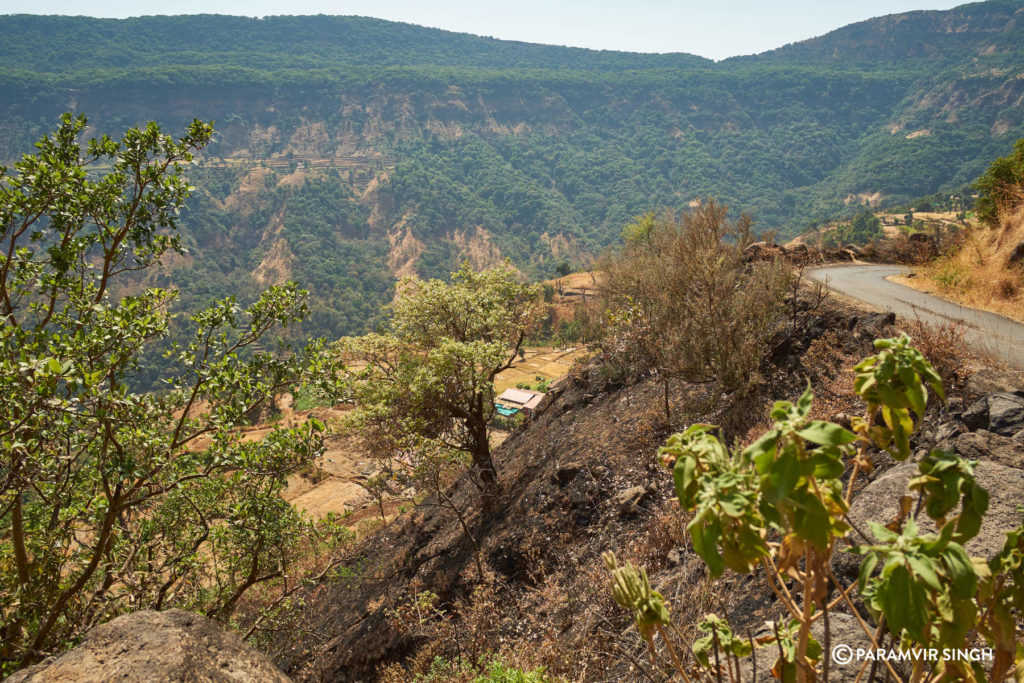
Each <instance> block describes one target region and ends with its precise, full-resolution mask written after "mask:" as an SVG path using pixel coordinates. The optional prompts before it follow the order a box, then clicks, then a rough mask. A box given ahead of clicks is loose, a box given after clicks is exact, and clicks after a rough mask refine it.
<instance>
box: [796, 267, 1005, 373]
mask: <svg viewBox="0 0 1024 683" xmlns="http://www.w3.org/2000/svg"><path fill="white" fill-rule="evenodd" d="M905 272H907V269H906V268H903V267H901V266H888V265H861V264H855V265H837V266H822V267H820V268H814V269H812V270H809V271H806V273H807V276H808V277H810V278H811V279H812V280H815V281H817V282H822V283H825V284H826V285H827V286H828V287H829V289H832V290H834V291H836V292H838V293H840V294H845V295H846V296H849V297H852V298H854V299H858V300H860V301H863V302H864V303H866V304H868V305H870V306H873V307H875V308H878V309H881V310H883V311H893V312H894V313H896V315H898V316H900V317H902V318H909V319H913V318H919V319H921V320H922V321H924V322H927V323H939V324H941V323H946V322H949V321H951V320H955V321H960V322H962V323H963V324H964V325H965V326H966V328H967V329H966V333H965V335H964V337H965V339H966V340H967V342H968V343H969V344H971V345H972V346H974V347H975V348H977V349H978V350H980V351H982V352H987V353H991V354H994V355H996V356H998V357H999V358H1001V359H1002V360H1004V361H1006V362H1007V363H1010V364H1011V365H1015V366H1016V367H1018V368H1020V369H1024V324H1021V323H1018V322H1014V321H1013V320H1010V319H1009V318H1004V317H1003V316H1001V315H996V314H995V313H987V312H985V311H979V310H977V309H974V308H966V307H964V306H961V305H959V304H955V303H952V302H950V301H946V300H945V299H940V298H938V297H935V296H932V295H930V294H925V293H924V292H919V291H917V290H916V289H911V288H910V287H906V286H904V285H901V284H897V283H895V282H889V281H888V280H886V279H885V278H886V277H888V276H890V275H898V274H900V273H905Z"/></svg>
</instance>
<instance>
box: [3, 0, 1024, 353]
mask: <svg viewBox="0 0 1024 683" xmlns="http://www.w3.org/2000/svg"><path fill="white" fill-rule="evenodd" d="M0 38H2V39H0V116H2V117H3V122H4V123H3V126H2V127H0V159H7V160H10V159H13V158H16V157H17V155H18V154H20V153H22V152H25V151H28V150H29V149H30V148H31V145H32V143H33V141H34V140H35V139H37V138H38V137H39V136H40V135H42V134H43V133H45V132H46V131H47V130H49V129H51V128H52V127H53V124H54V122H55V121H56V117H57V116H58V115H59V114H60V113H61V112H63V111H75V112H81V113H85V114H87V115H88V116H89V117H90V123H91V130H92V131H94V132H95V133H104V132H106V133H110V134H111V135H115V134H118V133H120V132H121V131H122V130H124V129H125V128H127V127H129V126H131V125H136V124H138V123H140V122H143V121H146V120H149V119H156V120H157V121H159V122H160V123H161V124H162V125H164V126H165V127H167V128H168V130H172V131H173V130H180V129H181V128H183V126H184V125H185V124H186V123H187V122H188V121H190V120H191V119H192V118H194V117H198V118H201V119H203V120H212V121H214V122H215V127H216V129H217V131H218V137H217V139H216V141H215V142H214V143H213V144H211V145H210V146H209V147H208V148H207V149H206V150H205V152H204V157H203V160H202V162H201V163H200V164H199V165H198V166H197V167H194V168H193V170H191V171H190V178H191V179H192V181H193V183H194V184H195V185H196V187H197V192H196V193H195V195H194V196H193V198H192V200H191V201H190V204H189V207H188V210H187V211H186V213H185V214H184V216H183V220H182V229H183V231H184V233H185V240H186V244H187V245H188V247H189V253H188V255H187V256H186V257H185V258H181V259H174V260H172V261H170V262H168V264H166V266H165V268H164V270H163V271H162V272H161V273H160V274H159V275H156V276H154V277H155V278H157V280H158V281H159V282H161V283H163V284H167V283H173V284H175V285H176V286H179V287H180V288H181V289H182V290H183V296H182V301H183V302H184V303H185V304H187V305H190V306H191V307H193V308H194V307H195V304H198V303H200V302H202V301H205V300H208V299H209V298H210V297H212V296H216V295H222V294H225V293H228V292H232V293H238V294H239V295H240V296H241V297H243V298H244V297H245V296H248V295H251V294H252V293H254V292H255V291H257V289H258V288H260V287H261V286H265V285H267V284H272V283H275V282H279V281H283V280H284V279H286V278H289V277H291V278H295V279H298V280H299V281H300V282H301V283H302V284H303V285H304V286H306V287H308V288H310V289H311V291H312V293H313V306H314V314H313V316H312V318H311V319H310V320H309V321H307V322H306V323H305V325H306V328H305V329H304V330H303V331H304V332H307V333H312V334H329V335H339V334H344V333H350V332H360V331H365V330H368V329H372V328H373V327H374V326H375V325H376V324H377V323H378V322H379V319H378V314H377V311H378V307H379V304H380V303H381V302H383V301H385V300H387V299H389V298H390V296H391V292H392V288H393V283H394V281H395V278H396V276H397V275H401V274H407V273H417V274H420V275H424V276H437V275H444V274H446V273H448V272H450V271H451V270H453V269H454V266H456V265H457V263H458V262H459V261H460V260H461V259H463V258H466V257H469V258H470V259H471V260H473V261H474V263H475V264H476V265H483V264H486V263H489V262H493V261H494V260H496V259H498V258H501V257H506V256H507V257H510V258H511V259H512V260H513V262H514V264H515V265H516V266H517V267H518V268H519V269H520V270H521V271H523V272H524V273H526V274H527V275H529V276H532V277H541V276H549V275H552V274H553V273H554V272H555V269H556V268H557V267H558V266H559V265H560V264H564V263H569V264H570V265H572V266H584V265H586V264H587V263H589V261H590V260H591V259H592V258H593V257H594V255H596V254H598V253H599V252H600V251H601V250H602V249H603V248H604V247H605V246H607V245H608V244H610V243H612V242H614V241H615V240H616V239H618V236H619V234H620V232H621V230H622V227H623V225H624V224H625V223H626V222H627V221H628V220H629V219H630V217H632V216H635V215H637V214H639V213H642V212H644V211H647V210H649V209H652V208H657V207H685V206H687V205H688V204H690V203H691V202H693V201H694V200H696V199H698V198H700V197H703V196H707V195H714V196H716V197H719V198H720V199H722V200H724V201H725V202H727V203H728V204H730V205H731V206H732V207H733V209H734V210H740V209H742V210H744V211H747V212H749V213H751V214H752V215H753V217H754V219H755V221H756V222H757V226H758V228H759V229H762V230H767V229H778V230H779V231H780V232H781V233H782V234H783V235H794V234H797V233H798V232H801V231H802V230H804V229H805V228H806V227H807V226H808V225H809V224H811V223H818V222H821V221H825V220H829V219H834V218H851V217H853V216H854V215H856V214H857V213H858V212H860V211H862V210H863V209H864V208H865V205H870V206H872V207H876V206H897V205H901V204H905V203H907V202H908V201H910V200H912V199H914V198H917V197H921V196H925V195H934V194H936V193H938V194H940V195H941V194H942V193H948V192H952V191H961V190H962V189H963V188H964V187H965V186H967V185H969V184H970V183H971V182H973V180H974V179H975V178H977V177H978V176H979V175H980V174H981V173H982V171H983V170H984V168H985V165H986V163H987V160H989V159H991V158H993V157H996V156H1000V155H1003V154H1006V153H1007V152H1008V151H1009V149H1010V148H1011V147H1012V144H1013V141H1014V140H1016V139H1018V138H1020V137H1024V78H1022V77H1021V76H1022V74H1024V5H1022V3H1021V2H1019V1H1016V0H1015V1H1010V0H990V1H989V2H983V3H976V4H971V5H964V6H962V7H960V8H957V9H954V10H950V11H946V12H912V13H908V14H903V15H894V16H891V17H883V18H879V19H874V20H870V21H866V22H861V23H859V24H855V25H852V26H848V27H845V28H843V29H840V30H837V31H834V32H832V33H830V34H827V35H825V36H822V37H819V38H815V39H812V40H808V41H805V42H802V43H797V44H793V45H788V46H785V47H783V48H780V49H778V50H774V51H771V52H768V53H765V54H762V55H755V56H748V57H737V58H733V59H728V60H725V61H722V62H713V61H710V60H706V59H703V58H700V57H696V56H693V55H688V54H684V53H679V54H666V55H653V54H630V53H620V52H611V51H594V50H585V49H578V48H563V47H553V46H543V45H531V44H527V43H519V42H511V41H500V40H495V39H490V38H479V37H475V36H469V35H464V34H455V33H450V32H445V31H440V30H435V29H426V28H421V27H417V26H412V25H407V24H398V23H393V22H387V21H381V20H376V19H367V18H358V17H327V16H317V17H269V18H265V19H249V18H242V17H223V16H182V17H145V18H137V19H127V20H112V19H109V20H108V19H90V18H85V17H39V16H25V15H17V16H0ZM680 47H681V48H685V46H680Z"/></svg>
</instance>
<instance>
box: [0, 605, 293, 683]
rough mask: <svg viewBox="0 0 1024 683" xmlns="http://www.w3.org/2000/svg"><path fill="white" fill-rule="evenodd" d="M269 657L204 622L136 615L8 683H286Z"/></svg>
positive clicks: (173, 614) (182, 615) (173, 615)
mask: <svg viewBox="0 0 1024 683" xmlns="http://www.w3.org/2000/svg"><path fill="white" fill-rule="evenodd" d="M288 680H289V679H288V677H287V676H285V675H284V674H283V673H281V672H280V671H279V670H278V669H277V668H276V667H275V666H274V665H273V664H272V663H271V662H270V660H269V659H267V657H266V656H265V655H263V654H261V653H259V652H257V651H256V650H254V649H252V648H251V647H249V646H248V645H247V644H245V643H244V642H243V641H242V640H241V639H240V638H239V637H238V636H236V635H234V634H232V633H228V632H227V631H225V630H224V629H223V628H222V627H221V626H220V625H219V624H217V623H215V622H213V621H211V620H209V619H207V618H206V617H203V616H200V615H198V614H192V613H191V612H185V611H183V610H179V609H173V610H168V611H166V612H152V611H145V612H135V613H134V614H126V615H124V616H122V617H118V618H117V619H114V620H113V621H110V622H108V623H106V624H103V625H101V626H97V627H96V628H95V629H93V630H92V631H90V632H89V634H88V635H87V636H86V637H85V640H83V641H82V643H81V644H80V645H78V647H76V648H74V649H73V650H69V651H68V652H65V653H63V654H61V655H56V656H53V657H50V658H49V659H47V660H45V661H43V662H42V663H40V664H37V665H36V666H33V667H31V668H28V669H24V670H22V671H19V672H17V673H16V674H14V675H13V676H11V678H9V679H8V682H9V683H30V682H31V683H42V682H43V681H46V682H47V683H106V682H108V681H132V682H135V681H188V682H189V683H287V682H288Z"/></svg>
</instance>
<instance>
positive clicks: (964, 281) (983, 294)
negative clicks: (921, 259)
mask: <svg viewBox="0 0 1024 683" xmlns="http://www.w3.org/2000/svg"><path fill="white" fill-rule="evenodd" d="M1021 241H1024V205H1022V206H1020V207H1018V208H1017V209H1016V210H1015V211H1014V212H1013V213H1011V214H1010V215H1007V216H1004V218H1003V220H1002V221H1001V222H1000V224H999V225H998V226H997V227H995V228H988V227H983V226H977V227H973V228H971V229H970V230H969V231H968V232H967V233H966V235H965V236H964V239H963V242H962V244H961V245H960V246H959V247H958V248H956V249H954V250H952V251H951V252H949V253H947V254H946V255H944V256H941V257H939V258H938V259H936V260H935V261H933V262H932V263H931V264H929V265H927V266H924V267H923V268H921V270H920V271H919V275H922V276H923V277H914V278H901V279H900V282H901V283H902V284H905V285H908V286H910V287H913V288H915V289H919V290H922V291H926V292H929V293H933V294H938V295H940V296H943V297H945V298H947V299H952V300H953V301H956V302H958V303H961V304H963V305H965V306H970V307H972V308H980V309H982V310H986V311H991V312H993V313H998V314H1000V315H1005V316H1006V317H1008V318H1013V319H1014V320H1019V321H1024V267H1022V266H1021V265H1020V264H1018V265H1016V266H1011V265H1009V263H1008V261H1009V257H1010V254H1011V253H1012V252H1013V250H1014V248H1015V247H1016V246H1017V245H1018V244H1019V243H1020V242H1021Z"/></svg>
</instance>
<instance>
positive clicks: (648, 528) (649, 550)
mask: <svg viewBox="0 0 1024 683" xmlns="http://www.w3.org/2000/svg"><path fill="white" fill-rule="evenodd" d="M689 518H690V515H688V514H686V513H685V512H684V511H682V510H680V509H679V505H677V504H676V502H675V501H674V500H670V501H667V502H666V503H665V504H663V505H662V507H661V508H660V509H659V510H657V511H656V513H655V514H654V516H653V517H651V518H650V519H649V520H647V522H646V523H645V524H644V525H643V530H642V531H641V533H640V534H639V536H638V537H637V538H636V539H635V542H634V543H633V544H632V545H631V546H630V547H629V548H628V549H627V550H628V553H629V554H630V555H631V556H632V557H635V558H636V561H637V562H639V563H640V564H643V565H644V566H646V567H648V568H649V569H650V570H651V571H657V570H659V569H662V568H664V567H665V566H666V564H667V562H668V554H669V552H670V551H672V550H674V549H679V548H685V547H688V546H689V541H688V540H687V538H686V525H687V524H688V523H689V521H690V520H689Z"/></svg>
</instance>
